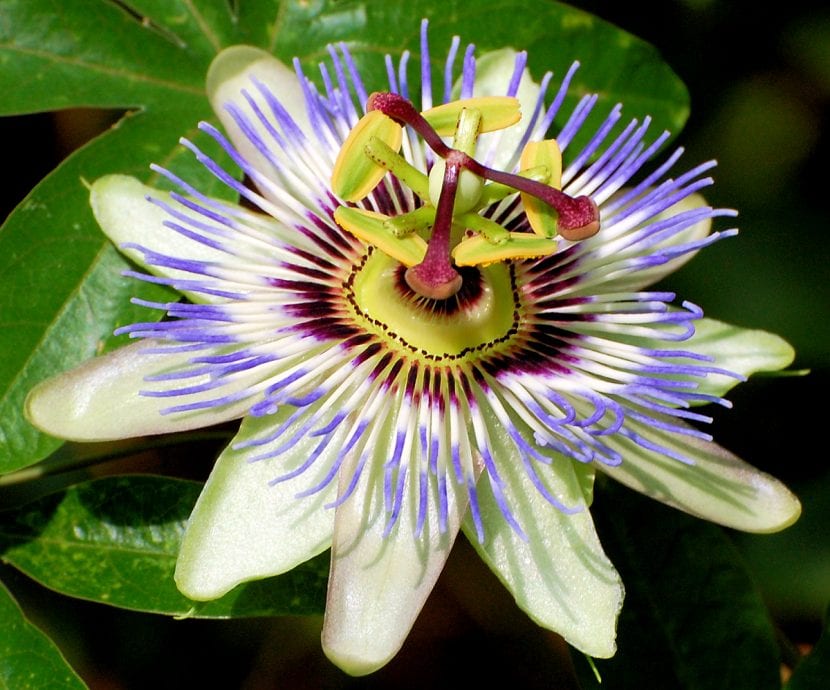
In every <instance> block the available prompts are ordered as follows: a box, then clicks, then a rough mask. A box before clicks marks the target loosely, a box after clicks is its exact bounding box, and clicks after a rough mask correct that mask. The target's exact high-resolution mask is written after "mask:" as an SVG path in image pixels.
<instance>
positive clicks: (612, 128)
mask: <svg viewBox="0 0 830 690" xmlns="http://www.w3.org/2000/svg"><path fill="white" fill-rule="evenodd" d="M459 48H460V44H459V40H458V39H455V40H454V41H453V43H452V44H451V45H450V47H449V52H448V55H447V57H446V59H445V60H444V61H443V62H442V63H441V65H440V68H441V69H439V72H440V73H442V74H443V80H442V81H443V83H441V84H439V85H437V86H434V85H433V83H432V72H431V69H432V67H433V65H432V63H431V61H430V57H429V50H428V45H427V34H426V23H424V25H423V27H422V46H421V57H420V70H419V71H418V72H419V75H420V88H419V89H418V90H417V92H416V90H415V89H413V88H412V87H411V84H412V83H414V82H415V81H416V80H412V81H410V75H409V70H408V67H409V64H408V59H409V55H408V54H404V55H403V56H401V57H400V58H399V61H398V62H397V64H396V63H395V62H394V61H393V58H391V57H389V58H387V61H386V65H387V68H388V81H389V83H388V87H387V90H386V91H384V92H380V93H374V94H371V95H370V94H369V93H367V90H366V89H365V87H364V85H363V83H362V81H361V78H360V75H359V73H358V70H357V69H356V67H355V65H354V62H353V61H352V59H351V57H350V54H349V52H348V50H347V49H346V47H345V46H343V45H340V46H337V47H332V48H331V50H330V56H331V59H330V62H329V63H328V65H327V66H326V65H323V66H321V75H322V83H323V85H324V86H323V88H322V89H320V90H318V88H316V87H315V86H314V84H313V83H312V81H311V80H310V79H308V78H307V77H306V76H305V74H304V73H303V72H302V70H301V69H300V67H299V64H298V63H296V64H295V65H294V68H293V69H291V68H289V67H287V66H286V65H283V64H282V63H280V62H278V61H277V60H276V59H274V58H273V57H272V56H270V55H268V54H266V53H264V52H262V51H260V50H258V49H255V48H251V47H235V48H230V49H228V50H226V51H224V52H223V53H221V54H220V55H219V56H218V57H217V58H216V60H215V62H214V64H213V66H212V67H211V70H210V73H209V75H208V80H207V91H208V94H209V97H210V99H211V102H212V103H213V105H214V107H215V110H216V112H217V114H218V116H219V118H220V120H221V122H222V125H223V127H224V131H225V134H223V133H221V132H220V131H219V130H218V129H216V128H214V127H213V126H212V125H210V124H207V123H202V124H201V125H200V128H201V130H202V131H203V132H206V133H207V134H209V135H210V136H211V137H213V139H215V140H216V141H217V142H218V143H219V144H220V145H221V147H222V148H223V149H224V151H225V152H226V153H227V154H228V155H229V156H230V157H231V158H232V159H233V161H234V163H235V164H236V165H237V166H238V167H239V168H241V170H242V171H243V172H244V174H245V175H246V177H247V180H248V181H249V183H243V182H239V181H237V179H236V178H235V177H234V176H233V174H232V173H231V172H229V171H228V170H226V169H225V168H223V167H222V166H221V165H220V164H219V163H217V162H215V161H214V160H213V159H211V158H210V157H209V156H208V155H206V154H205V153H204V152H203V151H201V150H200V149H199V148H198V147H197V146H196V145H194V144H193V143H191V142H188V141H183V144H184V145H185V146H187V147H188V148H189V149H191V150H192V151H193V153H194V154H195V156H196V157H197V158H198V160H199V161H200V162H201V163H202V164H203V165H204V166H205V167H206V168H207V170H209V171H210V172H211V173H212V174H213V175H215V176H216V177H217V178H219V179H220V180H221V181H222V182H224V183H225V184H226V185H227V186H228V187H229V188H230V189H231V190H233V191H234V192H237V193H238V194H239V196H240V197H241V198H242V199H243V200H244V202H245V204H244V205H236V204H232V203H228V202H224V201H220V200H217V199H213V198H209V197H207V196H205V195H204V194H202V193H200V191H199V190H197V189H195V188H193V187H192V186H190V185H189V184H188V182H186V181H185V180H182V179H179V178H178V177H177V176H176V175H174V174H173V173H171V172H169V171H166V170H164V169H163V168H155V169H156V171H157V172H158V173H160V174H162V175H164V176H166V177H167V178H168V179H169V180H171V181H172V182H173V183H174V184H175V185H176V186H177V187H178V189H179V191H177V192H174V193H167V192H161V191H156V190H154V189H152V188H149V187H145V186H143V185H142V184H141V183H140V182H138V181H137V180H134V179H131V178H128V177H123V176H111V177H106V178H104V179H101V180H98V181H97V182H95V183H94V185H93V186H92V192H91V203H92V207H93V210H94V213H95V216H96V218H97V219H98V222H99V223H100V225H101V227H102V228H103V230H104V232H105V233H106V234H107V235H108V236H109V237H110V238H111V239H112V240H113V241H114V242H115V243H116V244H117V245H118V246H119V247H120V248H121V250H122V251H123V252H124V253H125V254H126V255H127V256H128V257H129V258H130V259H132V260H133V261H135V262H136V263H137V264H138V265H139V266H140V267H141V268H142V269H144V271H146V273H145V272H142V271H131V272H130V275H133V276H135V277H136V278H139V279H141V280H146V281H150V282H155V283H161V284H163V285H167V286H171V287H173V288H175V289H176V290H178V291H180V292H181V293H182V294H183V295H184V297H186V298H187V301H182V302H170V303H146V306H148V307H150V308H151V309H156V310H159V311H161V312H162V313H163V314H165V315H166V317H167V318H166V319H164V320H162V321H160V322H148V323H137V324H133V325H131V326H128V327H126V328H123V329H120V332H122V333H127V334H129V335H130V336H131V337H133V338H136V339H137V340H138V342H137V343H135V344H133V345H130V346H127V347H124V348H122V349H120V350H117V351H115V352H112V353H110V354H108V355H105V356H102V357H99V358H96V359H94V360H92V361H91V362H89V363H87V364H85V365H83V366H81V367H80V368H78V369H76V370H74V371H70V372H68V373H65V374H63V375H60V376H58V377H56V378H54V379H52V380H49V381H47V382H45V383H43V384H41V385H39V386H38V387H37V388H36V389H35V390H34V391H33V392H32V394H31V396H30V397H29V400H28V403H27V407H28V414H29V417H30V419H31V420H32V421H33V422H34V423H35V424H37V425H38V426H39V427H41V428H42V429H44V430H46V431H48V432H49V433H52V434H54V435H57V436H61V437H65V438H69V439H76V440H105V439H117V438H124V437H131V436H141V435H146V434H159V433H165V432H173V431H181V430H187V429H193V428H197V427H203V426H207V425H211V424H214V423H217V422H223V421H227V420H230V419H235V418H242V424H241V427H240V429H239V432H238V435H237V436H236V438H235V439H234V441H233V442H232V443H231V445H230V446H229V447H228V449H227V450H226V451H225V452H224V453H223V454H222V455H221V457H220V458H219V459H218V461H217V463H216V466H215V469H214V470H213V472H212V474H211V476H210V478H209V480H208V482H207V484H206V486H205V489H204V491H203V493H202V495H201V498H200V499H199V501H198V504H197V505H196V508H195V510H194V512H193V515H192V517H191V520H190V522H189V526H188V528H187V531H186V534H185V535H184V540H183V544H182V548H181V555H180V557H179V561H178V566H177V572H176V580H177V583H178V585H179V587H180V589H181V590H182V592H184V593H185V594H186V595H188V596H190V597H192V598H193V599H210V598H214V597H218V596H221V595H223V594H224V593H226V592H227V591H229V590H230V589H231V588H233V587H234V586H236V585H237V584H239V583H241V582H244V581H248V580H252V579H256V578H263V577H267V576H270V575H274V574H277V573H281V572H284V571H287V570H289V569H291V568H293V567H294V566H296V565H297V564H299V563H301V562H303V561H305V560H306V559H308V558H310V557H312V556H314V555H316V554H318V553H320V552H322V551H324V550H325V549H328V548H330V547H331V549H332V556H331V575H330V581H329V589H328V601H327V606H326V614H325V621H324V629H323V645H324V648H325V650H326V653H327V654H328V655H329V656H330V658H331V659H332V660H334V662H335V663H337V664H338V665H340V666H341V667H342V668H344V669H345V670H347V671H349V672H351V673H367V672H370V671H372V670H374V669H376V668H378V667H379V666H381V665H383V664H384V663H385V662H386V661H388V660H389V659H390V658H391V657H392V656H393V655H394V654H395V652H396V651H397V650H398V649H399V647H400V645H401V644H402V643H403V640H404V639H405V637H406V635H407V633H408V631H409V629H410V627H411V625H412V623H413V622H414V620H415V618H416V616H417V614H418V612H419V611H420V609H421V607H422V605H423V602H424V601H425V599H426V597H427V595H428V594H429V592H430V590H431V588H432V586H433V584H434V582H435V580H436V578H437V576H438V574H439V572H440V571H441V568H442V566H443V564H444V562H445V559H446V558H447V555H448V553H449V551H450V548H451V546H452V543H453V540H454V539H455V537H456V535H457V533H458V531H459V530H463V531H464V532H465V533H466V534H467V536H468V537H469V538H470V540H471V541H472V543H473V544H474V546H475V547H476V548H477V549H478V551H479V553H480V554H481V556H482V558H484V560H485V561H486V562H487V563H488V565H489V566H490V567H491V568H492V569H493V571H494V572H495V573H496V574H497V575H498V577H499V578H500V579H501V580H502V582H503V583H504V584H505V586H506V587H507V588H508V589H509V590H510V591H511V592H512V594H513V595H514V596H515V598H516V600H517V602H518V604H519V605H520V606H521V607H522V608H524V609H525V610H526V611H527V612H528V614H529V615H530V616H531V617H532V618H533V619H534V620H535V621H537V622H538V623H539V624H540V625H542V626H545V627H547V628H550V629H552V630H555V631H557V632H559V633H560V634H562V635H563V636H564V637H565V638H566V639H567V640H568V641H569V642H570V643H571V644H573V645H574V646H576V647H577V648H579V649H580V650H582V651H584V652H585V653H587V654H590V655H593V656H598V657H607V656H610V655H612V654H613V653H614V649H615V627H616V617H617V614H618V612H619V609H620V606H621V604H622V599H623V586H622V584H621V582H620V579H619V577H618V575H617V573H616V571H615V570H614V568H613V566H612V564H611V563H610V562H609V560H608V559H607V557H606V556H605V554H604V553H603V551H602V547H601V545H600V543H599V541H598V539H597V536H596V534H595V531H594V527H593V523H592V521H591V515H590V512H589V510H588V508H589V506H590V503H591V497H592V489H593V483H594V476H595V473H596V472H603V473H605V474H607V475H609V476H611V477H612V478H614V479H616V480H618V481H620V482H622V483H623V484H626V485H628V486H630V487H632V488H634V489H636V490H638V491H641V492H643V493H645V494H647V495H649V496H652V497H654V498H656V499H658V500H660V501H663V502H665V503H667V504H669V505H672V506H675V507H677V508H679V509H681V510H685V511H687V512H689V513H692V514H694V515H698V516H701V517H703V518H706V519H709V520H713V521H715V522H718V523H720V524H723V525H728V526H730V527H734V528H737V529H743V530H750V531H760V532H764V531H772V530H777V529H780V528H782V527H784V526H786V525H787V524H789V523H791V522H792V521H793V520H795V518H796V517H797V515H798V512H799V505H798V502H797V500H796V499H795V498H794V497H793V496H792V495H791V494H790V493H789V492H788V491H787V489H785V488H784V487H783V486H782V485H781V484H779V483H778V482H777V481H776V480H775V479H773V478H771V477H769V476H767V475H765V474H763V473H761V472H758V471H756V470H755V469H753V468H751V467H750V466H748V465H747V464H745V463H744V462H742V461H741V460H739V459H738V458H736V457H734V456H733V455H731V454H730V453H729V452H727V451H726V450H724V449H722V448H720V447H719V446H717V445H715V444H714V443H713V442H712V441H711V439H710V437H709V435H708V434H706V433H705V432H703V431H700V430H699V429H698V428H697V427H696V426H692V424H690V423H705V422H707V421H708V417H706V416H705V415H704V414H703V413H702V412H699V411H697V410H696V407H697V406H699V405H701V404H703V403H715V404H721V405H726V404H727V403H726V402H725V401H724V399H723V397H722V396H723V395H724V394H725V392H726V391H727V390H728V389H729V388H730V387H731V386H732V385H734V384H735V383H736V382H737V381H739V380H741V379H742V378H744V377H745V376H747V375H749V374H751V373H753V372H755V371H758V370H762V369H767V370H772V369H778V368H781V367H783V366H786V365H787V364H789V362H790V360H791V358H792V353H791V351H790V349H789V347H788V346H787V345H786V344H785V343H783V342H782V341H780V340H779V339H778V338H776V337H775V336H772V335H769V334H766V333H761V332H754V331H745V330H741V329H738V328H735V327H731V326H727V325H725V324H722V323H717V322H714V321H711V320H707V319H704V318H703V316H702V312H701V310H700V309H699V308H698V307H696V306H694V305H693V304H691V303H689V302H680V303H677V301H676V299H675V296H674V295H673V294H672V293H669V292H666V291H664V290H654V289H649V286H650V285H652V284H654V283H655V282H656V281H658V280H659V279H661V278H663V277H664V276H665V275H667V274H668V273H670V272H671V271H673V270H675V269H676V268H677V267H678V266H680V265H681V264H682V263H683V262H685V261H686V260H688V259H689V258H691V257H692V256H693V255H694V254H695V253H696V252H697V251H698V250H700V249H701V248H703V247H705V246H707V245H709V244H711V243H712V242H714V241H716V240H718V239H719V238H722V237H726V236H729V235H732V234H734V232H735V231H734V230H721V231H719V232H711V225H712V222H713V220H714V219H718V218H721V217H730V216H732V215H734V213H733V212H731V211H727V210H720V209H713V208H711V207H709V206H707V205H706V203H705V202H704V200H703V199H702V197H701V196H700V195H699V192H700V190H701V189H702V188H704V187H706V186H707V185H709V184H711V179H710V178H708V177H707V176H706V175H707V171H708V170H709V169H710V168H711V167H712V165H713V164H711V163H705V164H703V165H699V166H697V167H694V168H692V169H691V170H689V171H687V172H681V173H679V174H676V176H674V177H671V176H669V173H670V170H672V169H674V168H675V166H676V164H677V162H678V159H679V157H680V155H681V152H680V151H676V152H675V153H673V154H671V155H669V156H668V157H667V158H666V159H665V160H664V161H663V162H660V163H657V164H656V165H654V164H651V163H650V162H649V161H650V159H651V158H652V157H653V156H654V154H655V153H656V152H657V151H658V149H659V148H660V147H661V145H662V144H663V143H664V141H665V140H666V138H667V136H668V135H667V134H666V133H664V134H660V135H658V136H656V137H651V136H650V133H649V122H648V121H644V122H642V123H638V122H636V121H633V122H630V123H628V124H627V125H624V124H623V123H622V122H621V117H622V115H621V108H620V107H619V106H617V107H615V108H613V109H612V110H611V111H610V113H608V115H607V117H606V118H605V120H604V121H603V122H602V124H601V126H599V128H598V129H596V131H592V132H590V133H589V136H587V137H583V138H582V139H580V140H581V141H587V143H586V144H584V145H582V146H576V145H575V144H574V141H575V137H576V136H577V134H580V133H581V134H583V135H584V132H582V130H583V129H584V125H585V121H586V118H587V117H588V114H589V113H590V112H591V111H592V109H594V108H595V106H596V103H597V98H596V96H585V97H584V98H582V99H581V100H580V101H579V103H578V105H577V106H576V107H575V108H574V109H573V110H572V111H570V112H565V111H564V110H563V101H564V99H565V96H566V94H567V92H568V88H569V83H570V81H571V79H572V76H573V74H574V71H575V70H576V66H574V67H573V68H572V69H571V70H570V71H569V72H568V73H567V74H565V75H564V76H562V77H561V79H560V81H559V82H558V83H557V82H554V80H553V77H552V75H551V74H546V75H544V76H543V78H542V80H541V82H540V83H536V82H535V81H533V79H532V78H531V77H530V74H529V72H528V70H527V69H526V66H525V65H526V56H525V54H523V53H516V52H514V51H510V50H502V51H498V52H495V53H490V54H485V55H482V56H480V57H479V58H478V61H476V59H475V57H474V51H473V48H472V46H469V47H468V48H467V50H466V51H465V52H464V53H463V55H462V54H460V53H459ZM555 118H556V121H557V122H563V123H564V124H562V125H561V126H558V125H557V126H556V127H554V125H553V123H554V119H555ZM551 131H553V132H554V133H555V138H552V137H551V136H550V134H549V133H550V132H551Z"/></svg>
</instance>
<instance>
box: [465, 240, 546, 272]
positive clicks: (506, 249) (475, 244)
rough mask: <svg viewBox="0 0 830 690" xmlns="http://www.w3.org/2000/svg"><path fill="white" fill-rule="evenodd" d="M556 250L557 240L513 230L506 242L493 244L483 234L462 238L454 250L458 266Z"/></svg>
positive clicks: (476, 264)
mask: <svg viewBox="0 0 830 690" xmlns="http://www.w3.org/2000/svg"><path fill="white" fill-rule="evenodd" d="M555 251H556V242H555V241H553V240H549V239H546V238H544V237H537V236H536V235H531V234H529V233H526V232H511V233H510V237H509V239H508V241H507V242H505V243H504V244H493V243H492V242H489V241H488V240H487V238H485V237H483V236H482V235H475V236H473V237H468V238H466V239H464V240H462V241H461V242H460V243H459V244H458V245H457V246H456V247H455V249H454V250H453V252H452V258H453V261H454V262H455V265H456V266H487V265H488V264H493V263H496V262H499V261H507V260H509V259H535V258H537V257H540V256H548V255H550V254H553V253H554V252H555Z"/></svg>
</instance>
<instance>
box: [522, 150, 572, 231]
mask: <svg viewBox="0 0 830 690" xmlns="http://www.w3.org/2000/svg"><path fill="white" fill-rule="evenodd" d="M519 166H520V169H521V170H530V169H531V168H538V167H539V166H544V167H545V168H546V169H547V171H548V179H547V184H548V185H550V186H551V187H554V188H556V189H561V188H562V153H561V152H560V151H559V144H557V143H556V139H547V140H546V141H532V142H530V143H529V144H528V145H527V146H525V147H524V150H523V151H522V157H521V159H520V162H519ZM522 205H523V206H524V211H525V214H526V215H527V220H528V222H529V223H530V227H531V228H533V232H535V233H536V234H537V235H539V236H540V237H553V236H554V235H556V219H557V217H558V215H557V213H556V211H555V210H554V209H553V208H552V207H550V206H548V205H547V204H546V203H545V202H544V201H541V200H539V199H537V198H536V197H535V196H532V195H530V194H524V193H523V194H522Z"/></svg>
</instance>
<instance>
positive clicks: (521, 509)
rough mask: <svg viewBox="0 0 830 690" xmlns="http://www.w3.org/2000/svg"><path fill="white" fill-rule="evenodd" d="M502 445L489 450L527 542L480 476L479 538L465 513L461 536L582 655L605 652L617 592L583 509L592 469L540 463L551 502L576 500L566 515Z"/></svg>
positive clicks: (610, 650)
mask: <svg viewBox="0 0 830 690" xmlns="http://www.w3.org/2000/svg"><path fill="white" fill-rule="evenodd" d="M501 451H502V452H501V453H499V449H498V448H494V455H497V457H498V458H499V464H498V468H499V472H500V474H501V476H502V479H503V480H504V482H505V484H506V487H507V488H506V489H505V493H506V495H507V496H508V504H509V506H510V509H511V511H513V514H514V516H515V517H516V519H517V520H518V522H519V524H520V525H521V527H522V529H523V530H524V532H525V534H526V535H527V541H524V540H523V539H522V538H521V537H520V536H519V535H518V534H517V533H516V532H515V530H514V529H512V528H511V527H510V525H508V524H507V522H506V520H505V519H504V516H503V515H502V513H501V511H500V509H499V507H498V506H497V505H496V502H495V499H494V498H493V496H492V493H491V489H490V487H489V485H488V482H487V480H486V478H484V479H482V480H480V481H479V483H478V487H479V497H480V501H481V510H482V520H483V522H484V529H485V542H484V543H483V544H481V543H479V542H478V539H477V537H476V533H475V527H474V525H473V522H472V519H471V518H470V517H469V516H468V517H467V518H466V519H465V521H464V532H465V534H466V535H467V536H468V538H469V540H470V542H471V543H472V544H473V546H474V547H475V548H476V550H477V551H478V552H479V554H480V555H481V557H482V558H483V559H484V561H485V562H486V563H487V564H488V565H489V566H490V568H491V569H492V570H493V572H494V573H495V574H496V575H497V576H498V577H499V579H500V580H501V581H502V582H503V583H504V585H505V586H506V587H507V589H509V590H510V592H511V593H512V594H513V596H514V597H515V598H516V603H517V604H518V605H519V607H520V608H522V609H523V610H524V611H526V612H527V614H528V615H529V616H530V617H531V618H532V619H533V620H534V621H536V622H537V623H538V624H539V625H541V626H543V627H545V628H548V629H550V630H554V631H556V632H557V633H559V634H560V635H562V637H564V638H565V639H566V640H567V641H568V642H569V643H570V644H572V645H573V646H574V647H576V648H577V649H579V650H581V651H582V652H584V653H585V654H588V655H590V656H594V657H601V658H607V657H610V656H612V655H613V654H614V652H615V650H616V642H615V639H616V628H617V615H618V614H619V611H620V608H621V607H622V601H623V593H624V590H623V585H622V583H621V581H620V578H619V575H618V574H617V571H616V570H615V569H614V566H613V565H612V564H611V562H610V561H609V560H608V558H607V556H606V555H605V553H604V552H603V550H602V546H601V545H600V543H599V539H598V537H597V534H596V531H595V529H594V522H593V519H592V518H591V514H590V512H589V510H588V507H587V503H589V502H590V490H586V489H587V487H588V486H590V484H591V479H592V471H591V469H590V468H587V467H585V466H582V465H580V466H577V465H575V464H574V463H572V462H571V461H569V460H564V459H557V460H554V461H553V464H552V465H550V466H540V467H539V470H538V473H539V475H540V477H541V476H543V477H545V483H546V485H547V487H548V489H549V491H550V492H551V493H552V494H553V495H554V496H555V497H556V498H557V499H558V500H560V501H561V502H562V503H564V504H565V505H566V506H568V507H571V508H572V507H576V506H583V509H582V510H581V511H580V512H578V513H574V514H571V515H567V514H565V513H563V512H561V511H560V510H558V509H557V508H556V507H554V506H552V505H551V504H550V503H549V502H548V501H547V500H546V499H545V498H544V497H543V496H542V495H541V494H540V493H539V492H538V491H537V490H536V488H535V487H534V486H533V484H532V482H531V481H530V479H529V478H528V475H527V473H526V472H525V470H524V469H523V467H522V463H521V461H520V460H519V459H518V458H515V457H513V458H511V457H510V455H514V454H513V453H510V451H509V450H507V448H506V446H505V445H504V444H503V446H502V449H501ZM497 453H499V454H497ZM505 453H508V454H505Z"/></svg>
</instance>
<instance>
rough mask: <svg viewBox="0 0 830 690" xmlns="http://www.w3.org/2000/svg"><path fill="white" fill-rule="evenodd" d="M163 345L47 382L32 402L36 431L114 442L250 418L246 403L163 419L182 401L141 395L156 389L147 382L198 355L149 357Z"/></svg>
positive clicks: (135, 347)
mask: <svg viewBox="0 0 830 690" xmlns="http://www.w3.org/2000/svg"><path fill="white" fill-rule="evenodd" d="M160 344H161V343H160V342H158V341H153V340H144V341H141V342H139V343H134V344H132V345H128V346H126V347H122V348H120V349H118V350H115V351H113V352H111V353H109V354H106V355H104V356H102V357H96V358H95V359H92V360H90V361H88V362H86V363H84V364H82V365H81V366H79V367H77V368H76V369H73V370H71V371H68V372H66V373H64V374H59V375H58V376H55V377H54V378H51V379H48V380H46V381H43V382H42V383H40V384H38V385H37V386H35V387H34V388H33V389H32V391H31V392H30V393H29V396H28V398H27V399H26V416H27V417H28V419H29V421H30V422H31V423H32V424H34V425H35V426H36V427H38V428H39V429H41V430H42V431H45V432H46V433H48V434H51V435H53V436H58V437H60V438H65V439H69V440H73V441H110V440H115V439H122V438H132V437H136V436H147V435H152V434H166V433H171V432H175V431H186V430H188V429H198V428H201V427H206V426H211V425H213V424H219V423H220V422H226V421H228V420H230V419H236V418H238V417H241V416H242V415H243V414H244V413H245V411H246V410H247V408H248V403H247V402H246V401H244V400H243V401H240V402H236V403H233V404H229V405H226V406H222V407H209V408H207V409H204V410H197V411H191V412H182V413H176V414H166V415H163V414H161V410H163V409H164V408H167V407H170V406H171V405H175V404H176V403H177V402H181V400H180V399H172V400H173V402H171V398H156V397H147V396H143V395H140V394H139V391H141V390H146V389H148V388H149V387H150V386H149V385H148V383H147V382H146V381H145V377H147V376H153V375H157V374H161V373H164V372H169V371H172V370H175V369H177V368H179V367H181V366H183V365H185V364H186V363H187V361H188V359H189V358H190V357H192V356H193V355H192V353H165V354H157V353H149V352H147V350H148V348H153V347H159V346H160ZM201 354H206V353H204V352H203V353H201ZM191 381H192V382H193V383H196V381H195V380H191ZM180 385H182V384H181V382H180V381H175V382H169V383H167V384H166V386H167V387H176V386H180ZM247 385H248V382H247V381H245V380H244V379H239V381H238V388H239V389H242V388H244V387H246V386H247ZM152 387H153V389H154V390H161V389H163V388H164V385H163V384H159V383H154V384H153V386H152ZM233 389H234V390H235V389H236V388H233ZM216 395H217V393H216V391H206V392H204V393H199V394H195V395H192V396H188V397H187V402H195V401H197V400H202V399H211V398H213V397H215V396H216Z"/></svg>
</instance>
